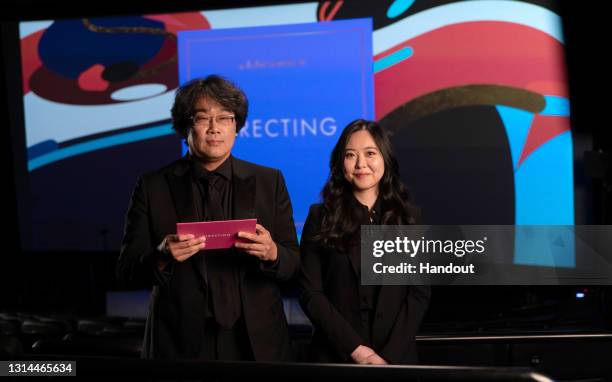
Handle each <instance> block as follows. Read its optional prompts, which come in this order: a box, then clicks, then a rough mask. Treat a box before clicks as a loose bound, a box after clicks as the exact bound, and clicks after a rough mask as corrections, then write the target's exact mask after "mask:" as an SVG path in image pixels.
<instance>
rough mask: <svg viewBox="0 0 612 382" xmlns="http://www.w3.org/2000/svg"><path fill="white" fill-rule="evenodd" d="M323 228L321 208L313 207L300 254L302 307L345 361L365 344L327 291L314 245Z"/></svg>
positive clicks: (319, 255)
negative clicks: (315, 237)
mask: <svg viewBox="0 0 612 382" xmlns="http://www.w3.org/2000/svg"><path fill="white" fill-rule="evenodd" d="M320 228H321V218H320V208H318V206H311V207H310V211H309V212H308V218H307V219H306V223H305V224H304V230H303V231H302V241H301V245H300V251H301V254H302V261H301V268H300V269H301V272H300V277H299V284H300V288H301V291H302V293H301V296H300V305H301V306H302V309H303V310H304V312H305V313H306V315H307V316H308V318H309V319H310V321H311V322H312V323H313V324H314V326H315V328H317V329H319V330H321V331H322V332H323V333H324V334H325V336H326V337H327V339H328V340H329V342H330V343H331V344H333V346H334V347H335V349H334V350H335V351H336V352H337V353H338V354H340V355H341V356H343V357H344V358H345V360H349V359H350V355H351V353H352V352H353V351H354V350H355V348H357V347H358V346H359V345H361V344H362V343H363V341H362V339H361V336H360V335H359V334H358V333H357V332H356V331H355V330H354V329H353V327H352V326H351V324H350V323H349V322H347V321H346V320H345V319H344V317H343V316H342V315H341V314H340V313H339V312H338V310H337V309H336V308H335V307H334V305H333V304H332V303H331V302H330V301H329V299H328V298H327V296H326V295H325V292H324V290H323V272H322V261H321V256H325V254H323V253H321V250H320V247H319V246H318V245H317V244H316V243H314V242H313V240H312V238H313V236H314V235H315V234H316V233H317V232H319V230H320Z"/></svg>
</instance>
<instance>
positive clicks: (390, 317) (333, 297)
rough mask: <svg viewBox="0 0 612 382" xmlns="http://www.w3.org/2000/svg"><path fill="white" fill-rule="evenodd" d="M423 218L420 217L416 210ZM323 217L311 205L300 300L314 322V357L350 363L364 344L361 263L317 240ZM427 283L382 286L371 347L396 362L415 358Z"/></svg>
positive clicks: (303, 246) (303, 244) (427, 294)
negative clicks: (361, 310)
mask: <svg viewBox="0 0 612 382" xmlns="http://www.w3.org/2000/svg"><path fill="white" fill-rule="evenodd" d="M412 216H413V217H415V220H416V221H417V222H418V223H420V222H419V220H420V219H419V216H420V215H417V214H416V213H412ZM321 221H322V207H321V205H320V204H315V205H313V206H311V207H310V211H309V213H308V218H307V219H306V223H305V225H304V230H303V232H302V241H301V246H300V250H301V256H302V257H301V272H300V277H299V283H300V287H301V289H302V293H301V296H300V305H301V306H302V309H303V310H304V312H305V313H306V315H307V316H308V318H309V319H310V321H311V322H312V323H313V325H314V328H315V331H314V334H313V337H312V342H311V349H310V350H311V357H312V361H315V362H328V363H329V362H351V357H350V355H351V353H352V352H353V350H355V348H356V347H357V346H358V345H365V342H364V341H363V340H362V338H361V336H360V334H359V333H360V332H361V325H362V323H361V313H360V304H359V302H360V299H359V297H360V296H359V293H360V278H359V275H358V274H357V269H359V268H358V267H357V264H353V263H354V262H355V261H357V260H356V259H353V258H352V257H351V256H349V254H348V253H347V252H345V251H343V252H340V251H336V250H331V249H328V248H322V247H321V246H319V245H317V244H316V243H314V242H313V239H312V238H313V236H314V235H315V234H316V233H318V232H319V230H320V227H321ZM430 294H431V288H430V287H429V286H406V285H383V286H381V287H380V290H379V294H378V302H377V305H376V311H375V314H374V318H373V320H372V325H373V328H372V338H371V340H372V344H371V345H372V347H373V349H374V351H376V353H378V355H380V356H381V357H382V358H384V359H385V360H386V361H387V362H389V363H392V364H408V363H416V362H417V356H416V355H417V354H416V342H415V335H416V332H417V329H418V327H419V325H420V323H421V320H422V318H423V315H424V314H425V311H426V309H427V305H428V303H429V297H430Z"/></svg>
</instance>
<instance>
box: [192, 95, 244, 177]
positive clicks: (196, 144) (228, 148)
mask: <svg viewBox="0 0 612 382" xmlns="http://www.w3.org/2000/svg"><path fill="white" fill-rule="evenodd" d="M235 140H236V120H235V118H234V113H232V112H231V111H229V110H226V109H225V108H224V107H223V106H221V105H220V104H218V103H217V102H215V101H213V100H211V99H208V98H200V99H199V100H198V101H197V102H196V104H195V110H194V115H193V125H192V128H191V129H190V130H189V133H188V135H187V144H188V145H189V152H190V153H191V155H193V156H195V157H196V158H198V159H200V161H201V162H202V163H203V164H205V165H206V164H209V165H211V166H210V167H211V168H210V169H214V168H216V167H217V166H218V165H220V164H221V163H223V161H225V159H227V158H228V157H229V156H230V154H231V152H232V147H234V141H235Z"/></svg>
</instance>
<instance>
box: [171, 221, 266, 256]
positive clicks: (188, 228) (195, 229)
mask: <svg viewBox="0 0 612 382" xmlns="http://www.w3.org/2000/svg"><path fill="white" fill-rule="evenodd" d="M256 224H257V219H244V220H219V221H212V222H195V223H176V233H177V234H179V235H189V234H192V235H193V236H194V237H200V236H206V247H205V248H204V250H207V249H220V248H231V247H233V246H234V244H235V243H236V241H240V242H248V240H245V239H241V238H239V237H238V236H237V235H238V232H249V233H255V225H256Z"/></svg>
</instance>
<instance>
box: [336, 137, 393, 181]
mask: <svg viewBox="0 0 612 382" xmlns="http://www.w3.org/2000/svg"><path fill="white" fill-rule="evenodd" d="M384 173H385V161H384V159H383V156H382V154H381V153H380V150H379V149H378V146H376V142H374V138H372V135H370V133H369V132H368V131H367V130H359V131H357V132H355V133H353V134H352V135H351V136H350V138H349V140H348V143H347V145H346V148H345V149H344V177H345V178H346V180H347V181H348V182H349V183H350V184H351V185H352V186H353V189H354V190H355V191H358V192H364V191H368V190H373V191H377V190H378V183H379V182H380V180H381V179H382V177H383V174H384Z"/></svg>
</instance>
